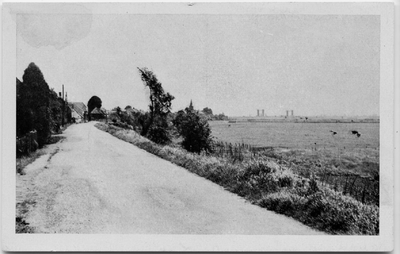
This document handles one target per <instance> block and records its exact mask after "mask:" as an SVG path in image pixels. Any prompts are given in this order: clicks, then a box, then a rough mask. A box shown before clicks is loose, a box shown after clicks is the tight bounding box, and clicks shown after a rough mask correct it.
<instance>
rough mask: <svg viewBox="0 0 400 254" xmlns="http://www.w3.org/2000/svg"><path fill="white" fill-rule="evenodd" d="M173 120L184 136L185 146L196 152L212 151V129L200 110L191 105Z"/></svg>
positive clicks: (188, 149) (183, 144) (183, 142)
mask: <svg viewBox="0 0 400 254" xmlns="http://www.w3.org/2000/svg"><path fill="white" fill-rule="evenodd" d="M172 122H173V124H174V125H175V127H176V129H177V130H178V133H179V135H180V136H182V137H183V141H182V146H183V148H185V149H186V150H187V151H189V152H194V153H200V152H201V151H206V152H211V142H212V139H211V129H210V126H209V125H208V122H207V120H206V119H205V118H202V117H201V116H200V114H199V112H198V111H195V110H194V109H193V108H192V107H190V106H189V107H187V108H186V109H185V110H180V111H179V112H178V113H177V115H176V117H175V119H174V120H173V121H172Z"/></svg>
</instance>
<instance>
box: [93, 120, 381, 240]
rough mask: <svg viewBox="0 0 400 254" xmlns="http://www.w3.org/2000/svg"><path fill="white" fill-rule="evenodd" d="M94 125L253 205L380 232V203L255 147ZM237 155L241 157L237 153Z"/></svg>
mask: <svg viewBox="0 0 400 254" xmlns="http://www.w3.org/2000/svg"><path fill="white" fill-rule="evenodd" d="M96 127H97V128H99V129H100V130H103V131H106V132H108V133H110V134H111V135H113V136H115V137H118V138H120V139H122V140H124V141H126V142H129V143H132V144H134V145H136V146H138V147H139V148H142V149H144V150H146V151H148V152H150V153H152V154H155V155H157V156H159V157H161V158H163V159H166V160H168V161H171V162H172V163H174V164H176V165H179V166H182V167H184V168H186V169H187V170H189V171H191V172H193V173H196V174H198V175H200V176H202V177H205V178H207V179H209V180H211V181H213V182H215V183H217V184H219V185H221V186H223V187H224V188H225V189H227V190H229V191H231V192H233V193H236V194H238V195H240V196H242V197H244V198H246V199H247V200H249V201H251V202H252V203H253V204H257V205H259V206H261V207H265V208H267V209H269V210H272V211H275V212H278V213H281V214H285V215H287V216H290V217H293V218H295V219H296V220H299V221H301V222H303V223H304V224H306V225H309V226H311V227H313V228H316V229H319V230H323V231H325V232H328V233H331V234H368V235H377V234H379V207H378V206H376V205H367V204H363V203H361V202H359V201H357V200H356V199H354V198H352V197H349V196H346V195H343V194H342V193H341V192H338V191H335V190H333V189H331V188H330V187H329V186H328V185H325V184H323V183H322V182H321V181H320V180H319V179H318V177H317V176H316V175H311V176H310V177H309V178H307V177H303V176H301V175H299V174H296V173H295V172H294V171H293V170H291V169H290V168H288V167H284V166H282V165H280V164H279V163H277V162H276V161H275V160H274V159H272V158H268V157H262V156H258V157H257V156H255V154H252V153H251V152H250V154H249V152H248V151H251V150H247V151H245V150H243V160H239V159H236V160H232V158H231V157H229V156H225V155H226V154H225V155H224V156H221V153H220V154H218V153H217V154H216V155H214V156H213V155H206V154H193V153H189V152H187V151H185V150H183V149H181V148H180V147H177V146H176V147H171V146H160V145H157V144H155V143H153V142H151V141H149V140H147V139H146V138H144V137H142V136H140V135H139V134H137V133H136V132H134V131H132V130H125V129H122V128H119V127H115V126H112V125H106V124H102V123H98V124H96ZM230 153H231V152H230ZM232 154H235V152H234V150H233V151H232ZM235 156H238V157H239V155H237V153H236V155H235ZM240 156H242V155H240ZM244 158H246V159H244Z"/></svg>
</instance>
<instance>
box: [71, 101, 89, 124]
mask: <svg viewBox="0 0 400 254" xmlns="http://www.w3.org/2000/svg"><path fill="white" fill-rule="evenodd" d="M68 107H69V108H70V109H71V118H72V119H75V122H77V123H79V122H83V121H84V120H85V112H86V111H87V107H86V105H85V103H83V102H68Z"/></svg>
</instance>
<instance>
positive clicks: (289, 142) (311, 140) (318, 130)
mask: <svg viewBox="0 0 400 254" xmlns="http://www.w3.org/2000/svg"><path fill="white" fill-rule="evenodd" d="M209 123H210V127H211V129H212V135H213V136H215V137H216V138H218V139H220V140H222V141H225V142H230V143H245V144H249V145H253V146H256V147H281V148H291V149H293V148H300V149H310V150H311V149H317V150H321V149H340V150H352V151H357V150H358V151H363V150H366V149H367V150H371V151H376V152H379V151H378V150H379V124H377V123H291V122H287V123H257V122H254V123H251V122H249V123H246V122H242V123H240V122H239V123H228V122H227V121H211V122H209ZM352 130H356V131H358V132H359V133H360V134H361V136H360V137H357V136H356V135H353V134H351V131H352ZM330 131H335V132H337V134H336V135H332V132H330Z"/></svg>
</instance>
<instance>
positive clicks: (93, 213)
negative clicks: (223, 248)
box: [17, 122, 321, 235]
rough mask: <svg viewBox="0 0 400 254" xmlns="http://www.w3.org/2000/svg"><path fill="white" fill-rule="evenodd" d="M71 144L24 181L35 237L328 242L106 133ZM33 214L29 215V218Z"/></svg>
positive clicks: (73, 135) (91, 132) (70, 136)
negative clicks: (253, 237)
mask: <svg viewBox="0 0 400 254" xmlns="http://www.w3.org/2000/svg"><path fill="white" fill-rule="evenodd" d="M63 135H64V136H65V139H64V140H62V141H61V142H59V143H57V144H53V145H50V146H49V147H48V148H47V149H48V152H49V153H48V154H47V155H44V156H42V157H40V158H38V159H37V160H36V161H35V162H33V163H32V164H30V165H28V166H27V167H26V168H25V170H24V171H25V172H26V174H25V175H18V176H17V202H20V203H21V202H23V201H25V202H23V203H24V206H23V207H22V208H21V206H18V207H19V208H18V209H17V214H22V213H23V214H25V215H24V216H25V221H26V222H27V223H29V226H30V227H33V228H34V232H35V233H138V234H271V235H278V234H292V235H297V234H306V235H308V234H321V233H320V232H317V231H315V230H313V229H311V228H309V227H307V226H305V225H303V224H301V223H299V222H297V221H295V220H293V219H291V218H288V217H285V216H283V215H279V214H276V213H274V212H271V211H268V210H266V209H262V208H260V207H257V206H254V205H251V204H250V203H248V202H246V201H244V199H242V198H240V197H238V196H236V195H234V194H232V193H230V192H227V191H225V190H224V189H223V188H222V187H220V186H218V185H216V184H214V183H212V182H210V181H208V180H206V179H203V178H201V177H199V176H197V175H195V174H192V173H190V172H188V171H186V170H185V169H183V168H181V167H178V166H176V165H174V164H172V163H170V162H168V161H165V160H163V159H160V158H158V157H156V156H154V155H152V154H149V153H147V152H145V151H143V150H141V149H139V148H137V147H136V146H134V145H132V144H129V143H126V142H124V141H121V140H119V139H117V138H115V137H113V136H111V135H110V134H108V133H105V132H103V131H100V130H98V129H97V128H96V127H94V123H93V122H91V123H85V124H76V125H72V126H70V127H69V128H68V129H67V130H66V131H65V132H64V134H63ZM22 210H25V211H22Z"/></svg>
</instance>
